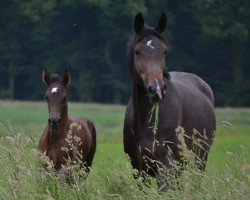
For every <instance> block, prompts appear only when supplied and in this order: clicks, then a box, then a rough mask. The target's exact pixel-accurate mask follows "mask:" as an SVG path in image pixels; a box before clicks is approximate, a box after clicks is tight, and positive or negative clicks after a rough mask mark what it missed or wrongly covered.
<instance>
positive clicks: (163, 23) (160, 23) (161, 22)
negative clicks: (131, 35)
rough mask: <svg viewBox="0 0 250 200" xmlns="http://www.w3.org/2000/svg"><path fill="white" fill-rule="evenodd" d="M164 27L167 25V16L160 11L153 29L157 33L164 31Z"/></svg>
mask: <svg viewBox="0 0 250 200" xmlns="http://www.w3.org/2000/svg"><path fill="white" fill-rule="evenodd" d="M166 27H167V16H166V15H165V13H162V14H161V17H160V19H159V21H158V23H157V25H156V26H155V30H156V31H157V32H158V33H162V32H164V31H165V29H166Z"/></svg>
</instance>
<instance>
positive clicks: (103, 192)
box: [0, 101, 250, 199]
mask: <svg viewBox="0 0 250 200" xmlns="http://www.w3.org/2000/svg"><path fill="white" fill-rule="evenodd" d="M47 112H48V111H47V105H46V103H45V102H16V101H14V102H10V101H0V123H1V124H2V125H0V138H1V139H0V169H2V170H1V172H0V199H14V198H17V199H157V198H158V199H223V198H224V199H234V198H237V199H239V198H240V199H250V197H249V196H247V195H249V193H246V192H245V191H249V190H250V188H249V187H250V183H249V181H250V180H249V179H250V177H249V176H250V173H249V170H250V169H249V163H250V159H249V155H250V148H249V141H250V109H247V108H237V109H236V108H234V109H233V108H218V109H216V116H217V133H216V137H215V141H214V144H213V146H212V148H211V151H210V154H209V160H208V165H207V170H206V173H205V175H206V178H204V179H202V181H201V182H202V183H201V184H200V185H201V186H200V189H193V188H192V182H193V180H195V179H192V180H189V181H187V184H188V185H184V186H183V187H184V188H185V189H184V194H183V192H180V191H178V190H177V191H176V190H175V191H169V192H168V194H167V195H166V194H164V195H163V194H160V193H158V192H157V188H156V186H155V184H153V186H152V187H150V188H144V189H143V190H139V189H138V187H137V185H136V181H135V180H134V179H133V176H132V169H131V166H130V164H129V162H128V160H127V158H126V157H125V155H124V152H123V145H122V129H123V121H124V114H125V106H120V105H101V104H79V103H71V102H70V103H69V115H70V116H71V117H78V116H85V117H88V118H89V119H91V120H92V121H93V122H94V124H95V125H96V129H97V141H98V143H97V151H96V155H95V158H94V163H93V167H92V171H91V173H90V174H89V176H88V178H87V180H86V181H81V182H79V184H80V185H78V186H79V187H69V186H67V185H63V183H62V182H60V181H58V180H57V178H55V177H56V176H49V177H50V178H46V179H44V176H45V175H44V174H46V173H45V172H44V171H43V169H41V168H40V167H39V166H38V164H37V159H36V157H35V153H34V152H35V149H36V148H37V143H38V140H39V137H40V135H41V133H42V131H43V129H44V127H45V125H46V123H47V118H48V113H47ZM19 133H20V134H19ZM9 134H12V135H13V136H14V138H12V136H11V137H6V135H9ZM242 146H244V147H245V148H243V147H242ZM229 152H230V153H229ZM41 172H42V173H43V174H42V175H41ZM243 174H244V176H243ZM186 177H189V178H190V177H193V174H192V173H191V175H189V176H186ZM240 184H242V185H240ZM206 187H207V188H206ZM244 187H247V188H246V189H244ZM240 188H241V189H242V190H243V191H242V192H241V190H240ZM206 189H207V191H206ZM186 190H187V191H188V192H187V191H186ZM237 191H240V192H239V194H238V193H237ZM230 194H231V196H230ZM79 195H80V196H79ZM171 195H174V198H171ZM183 195H184V196H183ZM190 195H191V197H190ZM234 195H236V196H234ZM201 197H202V198H201Z"/></svg>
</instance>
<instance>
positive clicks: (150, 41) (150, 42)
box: [147, 40, 155, 49]
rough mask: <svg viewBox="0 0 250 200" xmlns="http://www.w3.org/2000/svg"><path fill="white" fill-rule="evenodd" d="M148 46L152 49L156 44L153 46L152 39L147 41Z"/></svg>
mask: <svg viewBox="0 0 250 200" xmlns="http://www.w3.org/2000/svg"><path fill="white" fill-rule="evenodd" d="M147 46H149V47H150V48H152V49H154V48H155V47H154V46H152V40H149V41H147Z"/></svg>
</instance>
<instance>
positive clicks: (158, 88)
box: [155, 78, 160, 90]
mask: <svg viewBox="0 0 250 200" xmlns="http://www.w3.org/2000/svg"><path fill="white" fill-rule="evenodd" d="M155 81H156V84H157V87H156V89H157V90H160V86H159V83H158V80H157V78H155Z"/></svg>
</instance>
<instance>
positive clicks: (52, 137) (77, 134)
mask: <svg viewBox="0 0 250 200" xmlns="http://www.w3.org/2000/svg"><path fill="white" fill-rule="evenodd" d="M42 78H43V82H44V83H45V84H46V85H47V87H48V88H47V91H46V94H45V98H46V100H47V104H48V109H49V119H48V125H47V126H46V128H45V130H44V132H43V134H42V136H41V138H40V141H39V145H38V149H39V150H40V151H41V152H42V153H45V154H46V156H47V157H48V158H49V160H50V161H52V162H53V166H54V169H55V170H56V171H57V172H59V174H62V175H68V172H67V167H68V166H67V165H68V164H69V161H70V164H73V163H74V164H75V163H77V162H78V161H80V164H81V167H85V168H86V172H89V167H91V164H92V160H93V157H94V154H95V150H96V130H95V126H94V125H93V123H92V122H91V121H90V120H89V119H86V118H75V119H70V118H68V105H67V90H66V88H67V86H68V85H69V82H70V73H69V71H68V70H65V72H64V75H63V77H62V78H60V77H59V75H57V74H52V75H49V74H48V71H47V69H44V71H43V75H42ZM83 163H84V164H83Z"/></svg>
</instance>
